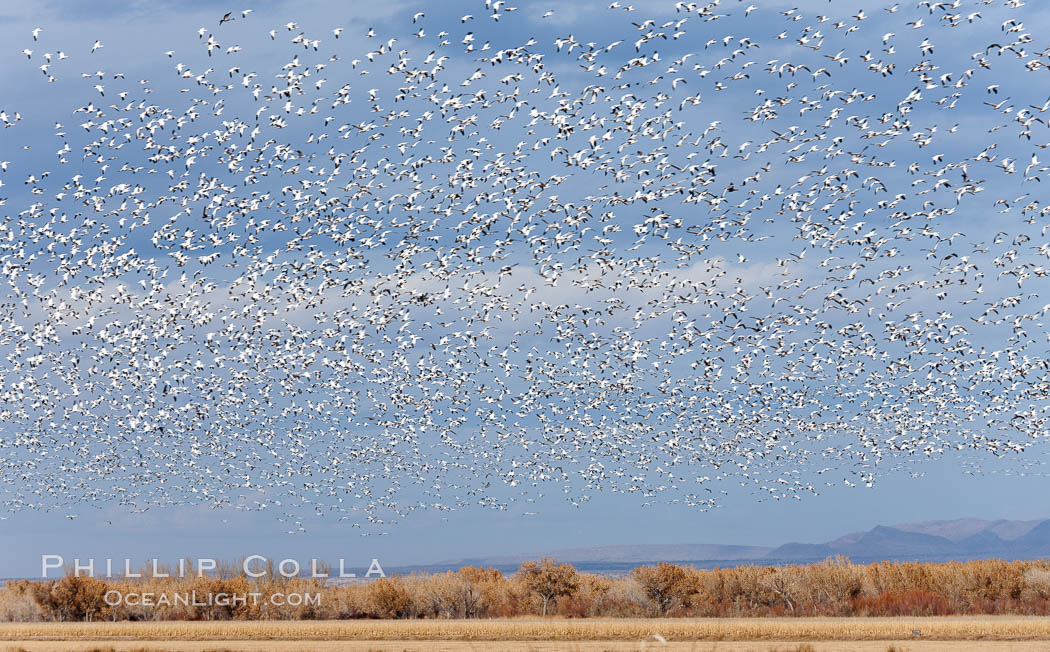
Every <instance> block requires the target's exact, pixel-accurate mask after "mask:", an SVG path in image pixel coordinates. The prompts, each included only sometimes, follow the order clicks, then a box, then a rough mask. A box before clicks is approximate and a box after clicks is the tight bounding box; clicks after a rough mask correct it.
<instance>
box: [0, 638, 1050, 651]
mask: <svg viewBox="0 0 1050 652" xmlns="http://www.w3.org/2000/svg"><path fill="white" fill-rule="evenodd" d="M960 650H965V651H967V652H969V651H971V650H972V651H973V652H1027V651H1029V650H1031V651H1032V652H1046V651H1050V642H1032V641H1013V642H1009V641H966V642H958V641H956V642H949V641H910V640H909V641H855V642H846V641H834V642H815V643H798V642H788V641H733V642H727V641H722V642H703V643H700V642H678V643H667V644H660V643H658V642H656V641H651V642H644V643H643V642H633V643H626V642H610V641H579V642H561V643H544V642H537V641H498V642H493V641H488V642H484V641H442V642H423V641H214V642H202V641H196V642H193V641H191V642H169V643H150V642H144V641H127V642H121V643H113V642H108V641H78V642H72V641H70V642H61V643H56V642H53V641H51V642H45V641H33V642H22V643H4V642H0V652H463V651H467V652H489V651H494V652H495V651H498V652H958V651H960Z"/></svg>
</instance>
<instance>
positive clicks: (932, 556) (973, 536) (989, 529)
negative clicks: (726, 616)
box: [765, 518, 1050, 562]
mask: <svg viewBox="0 0 1050 652" xmlns="http://www.w3.org/2000/svg"><path fill="white" fill-rule="evenodd" d="M833 554H842V555H846V556H848V557H849V558H851V559H853V560H854V561H858V562H865V561H875V560H882V559H891V560H892V559H897V560H920V561H949V560H966V559H976V558H984V557H1001V558H1003V559H1031V558H1035V557H1045V556H1050V520H1042V521H1005V520H998V521H985V520H982V519H976V518H967V519H956V520H953V521H925V522H922V523H906V524H901V525H894V526H891V527H887V526H883V525H880V526H877V527H875V528H872V529H871V530H869V531H867V532H856V533H852V534H848V535H845V536H843V537H840V538H838V539H835V540H833V541H829V542H827V543H823V544H798V543H789V544H785V545H783V546H778V547H777V548H775V549H773V550H772V551H771V552H769V553H768V554H767V555H765V558H766V559H770V560H777V561H784V562H788V561H814V560H819V559H824V558H825V557H827V556H829V555H833Z"/></svg>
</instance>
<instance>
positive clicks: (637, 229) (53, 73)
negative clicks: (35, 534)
mask: <svg viewBox="0 0 1050 652" xmlns="http://www.w3.org/2000/svg"><path fill="white" fill-rule="evenodd" d="M511 2H514V0H470V1H461V2H455V3H439V4H436V5H429V4H428V5H427V6H426V7H424V6H423V5H422V4H421V3H414V2H406V3H403V4H404V11H403V12H402V15H399V16H396V17H394V18H390V19H384V20H382V21H377V23H376V24H375V25H371V26H370V25H367V24H364V23H361V22H360V21H355V20H353V16H352V15H350V16H349V17H348V18H346V21H345V23H346V24H345V25H338V23H337V22H335V21H336V18H335V14H337V13H339V12H337V11H336V10H335V9H336V8H335V6H334V5H333V11H332V14H331V15H328V16H304V17H302V18H301V19H299V20H296V21H291V22H287V23H282V24H270V22H267V12H266V11H264V10H262V9H257V10H256V11H254V12H253V11H252V10H250V9H245V10H243V11H231V12H229V13H225V14H222V15H216V16H214V17H213V18H212V19H209V24H207V25H205V26H203V27H200V29H199V31H198V32H196V33H190V34H176V33H174V32H173V31H171V30H167V31H165V30H164V29H159V27H160V26H158V29H157V30H155V32H154V33H153V35H152V36H151V37H150V39H151V41H150V42H151V43H152V44H154V45H153V47H154V48H155V49H156V52H153V51H144V52H141V53H138V55H137V56H136V57H129V58H125V59H121V62H122V63H123V64H124V65H125V68H124V69H123V70H114V69H106V70H101V69H99V67H100V66H99V64H98V63H96V62H97V61H101V57H103V56H105V55H106V53H107V50H108V51H110V52H113V51H114V48H115V47H120V45H119V44H118V43H114V42H112V40H116V39H117V38H119V37H118V36H113V37H106V36H105V35H102V36H101V38H99V39H96V38H95V36H97V35H90V36H89V35H84V36H82V37H81V38H80V41H75V39H74V40H67V41H66V42H54V41H52V40H51V39H50V38H49V32H52V31H55V30H53V29H49V28H48V26H47V25H46V24H44V25H43V26H42V27H40V28H36V29H33V30H32V32H31V33H26V34H25V35H24V43H17V44H14V45H11V46H9V47H13V48H19V49H22V52H21V55H20V56H19V57H15V61H16V63H15V65H16V66H18V67H19V69H20V70H21V67H22V66H28V69H29V70H30V71H32V73H33V77H32V78H31V83H27V84H26V85H25V87H24V89H23V92H22V93H21V97H16V96H13V95H10V94H9V95H8V97H7V98H5V100H4V102H5V103H6V106H3V107H2V109H3V110H2V111H0V122H2V125H3V127H4V129H2V130H0V131H2V133H3V135H4V138H5V142H6V143H7V145H5V147H4V148H3V150H0V156H2V157H3V158H4V159H6V160H4V161H2V162H0V185H2V189H0V204H2V206H3V210H2V214H3V218H2V221H0V270H2V273H0V302H2V308H0V424H2V425H0V468H2V469H3V471H2V473H0V481H2V484H0V491H2V492H3V500H4V504H5V506H6V508H7V509H8V510H11V511H17V510H23V509H55V510H58V509H63V510H67V511H70V512H72V513H71V516H73V513H76V512H77V511H78V510H81V509H83V508H84V507H86V506H91V505H103V504H114V503H119V504H122V505H127V506H128V507H129V508H131V509H137V510H141V509H147V508H149V507H150V506H152V505H184V504H193V505H202V504H203V505H210V506H216V507H218V506H228V507H232V508H240V509H246V510H258V509H264V508H274V509H276V510H283V511H284V512H285V513H286V514H288V515H299V514H303V513H310V512H313V513H315V514H319V515H333V516H338V518H339V519H342V520H347V521H350V522H351V524H352V525H358V526H363V531H367V530H368V529H369V528H370V527H371V528H372V529H375V526H379V527H382V526H384V525H386V524H388V523H390V522H391V521H392V520H397V519H399V518H402V517H404V516H406V515H407V514H409V513H410V512H413V511H414V510H419V509H427V510H435V509H436V510H448V509H455V508H461V507H464V506H468V505H475V506H476V505H481V506H487V507H493V508H497V509H522V508H527V509H536V508H537V505H539V504H541V499H542V500H560V499H562V498H564V499H566V500H569V501H571V502H572V503H574V504H579V503H581V502H583V501H586V500H588V499H589V498H592V497H594V496H596V495H598V494H600V493H611V492H617V493H624V494H637V496H638V497H639V499H640V500H642V501H645V502H666V501H670V502H680V503H685V504H688V505H692V506H694V507H696V508H698V509H706V508H709V507H712V506H714V505H716V504H717V501H718V500H719V499H720V498H721V497H722V496H723V494H725V493H726V487H731V486H735V485H737V484H740V485H744V486H745V487H748V489H745V490H744V491H750V492H754V493H755V494H756V495H757V496H758V498H759V499H762V500H766V499H785V498H799V497H801V496H804V495H805V494H810V493H814V492H816V491H817V490H818V489H820V488H821V487H822V486H824V485H826V484H829V485H830V484H834V485H841V484H843V483H846V484H850V485H855V484H859V485H862V486H863V485H869V486H870V485H871V484H873V483H875V482H876V480H877V478H878V476H879V475H880V473H883V472H884V471H890V470H893V471H902V472H912V473H921V472H922V470H923V466H924V465H925V464H927V462H928V460H930V459H935V458H950V459H953V460H956V461H958V462H959V463H960V464H963V463H965V464H972V465H974V466H975V468H977V467H976V465H978V464H980V463H981V460H986V459H989V458H991V459H994V458H1003V457H1010V458H1014V459H1016V460H1017V461H1018V464H1021V463H1022V461H1023V460H1027V459H1035V457H1034V456H1036V455H1038V454H1039V453H1040V449H1041V447H1042V446H1043V442H1044V441H1045V440H1046V439H1047V437H1048V435H1050V431H1048V421H1047V419H1048V409H1050V365H1048V361H1050V357H1048V355H1050V345H1048V342H1050V331H1048V330H1047V328H1046V326H1045V324H1046V320H1047V317H1048V314H1047V313H1048V312H1050V292H1048V291H1047V290H1048V275H1050V239H1048V238H1047V231H1048V229H1050V199H1048V198H1047V197H1045V196H1044V193H1045V192H1047V191H1048V186H1043V185H1042V180H1043V179H1044V178H1047V176H1048V174H1047V173H1048V172H1050V152H1044V151H1043V150H1045V149H1046V148H1047V147H1048V146H1050V128H1048V125H1050V122H1048V121H1050V113H1048V110H1050V99H1048V97H1047V96H1048V95H1050V37H1048V36H1045V35H1046V34H1048V33H1050V32H1048V31H1047V29H1046V28H1047V25H1046V22H1047V20H1046V16H1045V15H1041V14H1040V12H1039V9H1038V7H1037V6H1034V5H1035V3H1033V2H1032V1H1031V0H1029V1H1028V2H1025V1H1023V0H954V1H953V2H948V1H941V2H933V1H930V0H922V1H919V2H900V3H895V4H890V3H886V4H885V5H883V6H878V7H876V6H873V5H868V6H867V7H866V8H865V9H863V10H858V7H859V5H858V3H852V2H838V1H833V2H817V1H812V2H811V1H801V0H798V2H797V4H798V7H797V8H796V7H792V6H791V5H790V4H787V3H785V2H783V1H782V0H752V1H751V2H748V0H743V1H742V2H741V1H738V0H709V1H706V2H705V1H694V2H673V1H671V0H645V1H641V0H634V2H633V4H629V3H628V2H627V1H626V0H618V1H616V2H611V3H609V2H608V1H607V0H606V1H605V2H601V3H593V2H590V1H589V0H588V1H586V2H581V3H575V2H573V3H571V4H570V3H556V4H551V5H543V4H541V3H539V2H534V1H532V0H520V1H519V2H518V4H519V5H521V6H512V5H511ZM393 7H394V8H396V7H397V3H395V4H394V5H393ZM340 11H346V12H350V10H347V9H343V10H340ZM218 13H220V14H221V12H218ZM1040 23H1042V24H1040ZM115 34H119V32H115ZM1041 35H1042V36H1041ZM23 48H24V49H23ZM15 53H17V50H15ZM107 68H108V66H107ZM23 72H25V71H23ZM146 75H149V76H150V78H148V79H147V78H142V79H139V77H140V76H142V77H145V76H146ZM51 84H54V86H51ZM56 88H57V89H60V92H59V93H57V94H56V93H55V92H54V90H53V89H56ZM34 97H48V98H52V99H51V100H49V101H47V102H46V103H38V104H37V105H34V106H33V107H32V108H26V107H19V106H18V104H19V102H22V103H23V104H32V103H33V98H34ZM55 98H57V99H55ZM19 138H21V139H22V140H19ZM22 142H24V143H25V144H24V145H21V143H22ZM14 143H18V144H19V145H18V146H12V144H14ZM1043 201H1047V203H1046V204H1043V203H1042V202H1043ZM544 496H546V498H543V497H544ZM532 513H534V512H526V514H532ZM298 523H300V524H301V522H298ZM300 529H301V528H300Z"/></svg>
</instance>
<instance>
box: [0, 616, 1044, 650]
mask: <svg viewBox="0 0 1050 652" xmlns="http://www.w3.org/2000/svg"><path fill="white" fill-rule="evenodd" d="M914 631H919V632H921V639H922V640H925V641H929V640H934V641H982V640H983V641H1027V642H1030V643H1031V642H1034V641H1047V642H1050V619H1046V618H1039V617H1015V616H960V617H927V618H922V617H918V618H623V619H606V618H590V619H549V618H548V619H540V618H512V619H488V620H415V621H404V620H401V621H398V620H354V621H221V622H93V623H82V622H60V623H2V624H0V641H2V642H4V643H5V644H6V643H9V642H21V641H26V642H32V641H85V640H91V641H107V640H108V641H365V642H367V641H386V642H389V641H458V642H471V641H478V642H484V641H489V642H491V641H520V642H530V641H535V642H541V641H542V642H576V641H599V642H600V641H621V642H632V641H643V640H655V639H653V635H654V634H659V635H660V636H662V637H663V638H664V639H666V640H667V641H669V642H717V641H759V642H761V641H802V642H806V641H907V640H909V639H912V638H913V636H912V632H914ZM913 642H914V641H913ZM27 649H28V648H27ZM1029 649H1031V647H1029Z"/></svg>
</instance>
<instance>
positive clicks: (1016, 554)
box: [412, 518, 1050, 572]
mask: <svg viewBox="0 0 1050 652" xmlns="http://www.w3.org/2000/svg"><path fill="white" fill-rule="evenodd" d="M836 554H841V555H846V556H847V557H849V558H850V559H852V560H853V561H854V562H859V563H866V562H871V561H881V560H900V561H905V560H917V561H951V560H960V561H964V560H967V559H980V558H987V557H997V558H1002V559H1008V560H1012V559H1033V558H1039V557H1050V519H1047V520H1034V521H1007V520H995V521H990V520H983V519H978V518H965V519H955V520H951V521H923V522H921V523H902V524H898V525H892V526H884V525H879V526H876V527H874V528H872V529H871V530H868V531H867V532H853V533H849V534H846V535H843V536H841V537H839V538H837V539H833V540H831V541H827V542H824V543H786V544H784V545H780V546H776V547H773V546H743V545H716V544H654V545H616V546H595V547H590V548H571V549H567V550H550V551H547V552H536V553H522V554H515V555H501V556H493V557H484V558H477V559H458V560H450V561H446V562H441V563H437V564H430V565H427V566H416V567H412V568H426V569H429V570H439V569H447V568H458V567H459V566H464V565H474V566H492V567H496V568H501V569H504V570H513V569H514V568H516V567H517V566H518V565H519V564H520V563H521V562H522V561H524V560H526V559H537V558H539V557H544V556H547V557H555V558H557V559H558V560H559V561H564V562H570V563H573V564H575V565H577V566H578V567H580V568H582V569H586V570H590V571H593V572H601V571H603V570H605V571H624V570H627V569H629V568H630V567H631V566H632V565H636V564H640V563H653V562H657V561H673V562H679V563H692V564H696V565H698V566H708V567H710V566H714V565H720V566H734V565H738V564H741V563H757V564H787V563H798V562H812V561H820V560H822V559H825V558H827V557H829V556H831V555H836Z"/></svg>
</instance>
